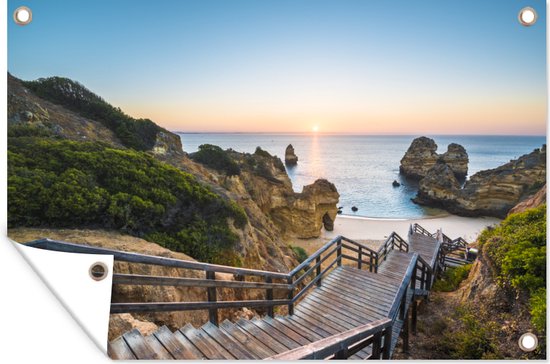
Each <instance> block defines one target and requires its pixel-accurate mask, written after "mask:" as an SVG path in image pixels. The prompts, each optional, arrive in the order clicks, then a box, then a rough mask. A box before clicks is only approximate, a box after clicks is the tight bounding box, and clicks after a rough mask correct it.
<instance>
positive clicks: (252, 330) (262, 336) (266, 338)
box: [236, 319, 291, 353]
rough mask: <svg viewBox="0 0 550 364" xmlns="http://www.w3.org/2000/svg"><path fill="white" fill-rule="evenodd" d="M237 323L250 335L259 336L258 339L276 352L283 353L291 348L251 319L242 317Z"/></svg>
mask: <svg viewBox="0 0 550 364" xmlns="http://www.w3.org/2000/svg"><path fill="white" fill-rule="evenodd" d="M236 325H237V326H239V327H240V328H241V329H243V330H244V331H246V332H248V333H249V334H250V335H252V336H254V337H255V338H257V339H258V340H261V341H262V342H263V343H265V345H267V346H268V347H269V348H271V350H273V351H275V352H276V353H282V352H284V351H287V350H288V349H291V348H290V347H288V346H285V345H284V343H280V342H278V341H276V340H275V338H273V337H272V336H270V335H269V334H267V333H265V332H264V331H262V330H260V329H259V328H258V327H257V326H256V325H254V324H253V323H251V322H250V321H246V320H243V319H240V320H239V321H237V322H236Z"/></svg>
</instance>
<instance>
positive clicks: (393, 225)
mask: <svg viewBox="0 0 550 364" xmlns="http://www.w3.org/2000/svg"><path fill="white" fill-rule="evenodd" d="M500 221H501V220H500V219H497V218H492V217H461V216H456V215H444V216H437V217H428V218H420V219H377V218H366V217H355V216H346V215H338V216H337V217H336V220H335V222H334V230H333V231H325V230H323V231H322V233H321V236H320V237H319V238H317V239H304V240H298V239H297V240H295V241H294V242H292V245H296V246H300V247H302V248H304V249H305V250H306V252H307V253H308V254H312V253H313V252H315V251H316V250H317V249H319V248H320V247H321V246H322V245H323V244H324V243H326V242H327V241H329V240H331V239H333V238H335V237H336V236H338V235H342V236H345V237H347V238H350V239H354V240H357V241H360V242H362V243H366V244H367V245H368V246H370V247H371V248H375V249H376V248H377V247H378V246H379V245H380V243H381V242H382V241H383V240H385V239H386V238H387V237H388V235H389V234H390V233H391V232H392V231H395V232H396V233H398V234H399V235H400V236H402V237H403V238H404V239H407V234H408V231H409V226H410V225H411V224H414V223H418V224H420V225H421V226H422V227H424V228H425V229H427V230H428V231H430V232H435V231H437V229H442V230H443V233H444V234H446V235H447V236H448V237H450V238H451V239H455V238H458V237H459V236H460V237H462V238H464V239H465V240H466V241H467V242H469V243H472V242H474V241H475V240H476V238H477V236H478V235H479V233H480V232H481V231H482V230H483V229H485V228H486V227H487V226H492V225H495V224H498V223H499V222H500Z"/></svg>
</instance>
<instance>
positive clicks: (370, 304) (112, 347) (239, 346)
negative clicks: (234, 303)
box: [109, 233, 438, 360]
mask: <svg viewBox="0 0 550 364" xmlns="http://www.w3.org/2000/svg"><path fill="white" fill-rule="evenodd" d="M409 249H410V250H409V252H402V251H396V250H394V251H391V253H389V254H388V255H387V258H386V260H385V261H384V262H383V263H381V264H380V268H379V269H378V272H377V273H373V272H369V271H364V270H359V269H356V268H350V267H344V266H340V267H337V268H335V269H334V270H333V271H332V272H331V273H330V274H328V275H327V276H326V277H324V278H323V280H322V284H321V286H319V287H317V288H315V289H314V290H313V291H312V292H311V293H309V294H308V295H307V296H306V297H305V298H304V299H303V300H302V301H300V302H299V304H298V305H297V307H296V309H295V311H294V314H293V315H289V316H285V317H282V316H276V317H274V318H271V317H267V316H266V317H263V318H261V319H259V318H255V319H252V320H249V321H247V320H243V319H241V320H239V321H238V322H236V323H232V322H230V321H228V320H226V321H224V322H223V323H221V325H220V326H219V327H216V326H215V325H213V324H211V323H207V324H206V325H204V326H202V327H201V328H194V327H193V326H191V325H190V324H188V325H186V326H185V327H183V328H181V329H180V330H178V331H176V332H174V333H172V332H170V330H169V329H168V328H166V327H162V328H160V329H159V330H158V331H157V332H155V333H154V334H153V335H150V336H147V337H142V336H141V335H140V334H139V332H137V330H133V331H131V332H128V333H126V334H124V335H123V336H121V337H120V338H118V339H116V340H115V341H113V342H111V343H110V344H109V355H110V356H111V357H112V358H113V359H214V360H222V359H233V360H234V359H265V358H269V357H273V356H275V355H277V354H281V353H285V352H287V351H289V350H292V349H296V348H299V347H302V346H304V345H308V344H310V343H313V342H316V341H318V340H321V339H323V338H328V337H331V336H333V335H337V334H339V333H342V332H345V331H347V330H350V329H353V328H355V327H358V326H360V325H365V324H368V323H371V322H375V321H377V320H380V319H383V318H393V326H392V331H393V335H392V343H391V347H392V349H391V352H393V351H394V350H395V346H396V345H397V340H398V338H399V336H400V333H401V331H402V329H403V325H404V322H405V320H403V319H399V317H392V316H395V314H396V312H397V309H398V307H399V306H400V304H401V300H402V297H399V295H398V293H399V292H398V291H399V288H400V287H401V286H402V284H403V279H404V277H405V276H406V272H407V270H410V266H411V264H413V262H412V260H413V256H414V253H415V252H417V253H419V254H420V255H421V256H422V258H423V259H424V260H426V261H428V262H432V263H433V262H434V261H435V258H436V256H437V252H438V251H437V249H438V244H437V242H436V240H435V238H433V237H428V236H426V235H423V234H419V233H414V234H412V235H411V236H410V237H409ZM419 284H420V282H418V283H417V286H418V287H419ZM405 297H406V299H405V300H406V302H407V306H409V305H410V304H411V303H412V299H413V291H412V290H411V289H409V290H408V291H407V292H406V296H405ZM405 311H408V310H407V309H405ZM371 353H372V347H370V346H369V347H367V348H365V349H363V350H361V351H359V352H357V353H356V354H354V355H352V356H350V359H359V360H361V359H367V358H369V356H370V355H371Z"/></svg>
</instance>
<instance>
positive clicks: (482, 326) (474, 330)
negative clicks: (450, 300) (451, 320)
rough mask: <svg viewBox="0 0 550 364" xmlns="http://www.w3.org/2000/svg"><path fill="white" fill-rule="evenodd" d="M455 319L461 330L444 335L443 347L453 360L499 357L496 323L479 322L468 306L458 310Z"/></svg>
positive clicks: (446, 332) (476, 315)
mask: <svg viewBox="0 0 550 364" xmlns="http://www.w3.org/2000/svg"><path fill="white" fill-rule="evenodd" d="M455 319H456V320H457V321H458V323H459V325H460V326H461V329H460V330H458V331H445V332H444V333H443V343H442V344H443V347H444V348H445V351H448V354H449V355H450V357H451V358H452V359H460V360H468V359H485V358H487V359H489V358H495V357H498V356H499V355H498V348H497V347H496V345H495V344H494V343H495V342H497V340H496V333H497V327H496V325H495V324H494V323H491V322H484V321H482V320H479V316H478V314H477V313H476V312H475V311H474V310H473V309H471V308H470V307H468V306H462V307H460V308H458V309H457V313H456V317H455Z"/></svg>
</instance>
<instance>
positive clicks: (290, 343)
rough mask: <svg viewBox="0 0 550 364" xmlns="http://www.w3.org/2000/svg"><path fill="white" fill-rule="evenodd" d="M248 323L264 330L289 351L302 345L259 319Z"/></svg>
mask: <svg viewBox="0 0 550 364" xmlns="http://www.w3.org/2000/svg"><path fill="white" fill-rule="evenodd" d="M268 317H269V316H268ZM248 322H250V323H252V324H253V325H256V326H257V327H258V328H259V329H260V330H262V331H263V332H265V333H266V334H268V335H269V336H271V337H272V338H273V339H274V340H276V341H277V342H279V343H281V344H283V345H284V346H286V347H287V348H289V349H294V348H297V347H299V346H301V344H299V343H298V342H296V341H294V340H292V339H291V338H290V337H289V336H288V335H285V334H284V333H282V332H280V331H279V330H277V329H276V328H275V327H273V326H271V325H269V324H267V323H266V322H264V321H261V320H258V319H257V318H255V319H252V320H250V321H248Z"/></svg>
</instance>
